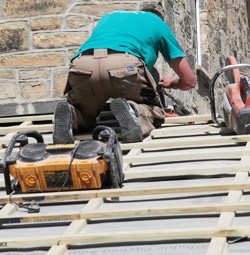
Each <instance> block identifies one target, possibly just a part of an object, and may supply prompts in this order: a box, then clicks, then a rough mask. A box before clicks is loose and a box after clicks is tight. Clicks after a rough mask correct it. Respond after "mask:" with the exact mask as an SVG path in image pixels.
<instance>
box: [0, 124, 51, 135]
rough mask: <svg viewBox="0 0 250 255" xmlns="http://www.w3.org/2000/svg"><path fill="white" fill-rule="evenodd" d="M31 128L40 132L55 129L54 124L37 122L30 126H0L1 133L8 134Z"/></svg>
mask: <svg viewBox="0 0 250 255" xmlns="http://www.w3.org/2000/svg"><path fill="white" fill-rule="evenodd" d="M29 130H36V131H38V132H50V131H53V124H40V125H38V124H36V125H30V126H11V127H0V134H8V133H10V132H11V133H12V132H24V131H29Z"/></svg>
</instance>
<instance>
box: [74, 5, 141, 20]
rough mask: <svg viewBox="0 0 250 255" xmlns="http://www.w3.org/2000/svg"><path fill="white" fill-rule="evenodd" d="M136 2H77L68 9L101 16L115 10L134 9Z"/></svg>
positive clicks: (78, 12)
mask: <svg viewBox="0 0 250 255" xmlns="http://www.w3.org/2000/svg"><path fill="white" fill-rule="evenodd" d="M136 9H137V4H133V3H108V4H105V3H99V4H93V3H87V4H77V5H76V6H75V7H73V8H72V9H71V10H70V13H77V14H82V13H84V14H85V15H93V16H98V17H101V16H102V15H104V14H106V13H108V12H112V11H116V10H130V11H132V10H136Z"/></svg>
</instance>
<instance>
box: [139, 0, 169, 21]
mask: <svg viewBox="0 0 250 255" xmlns="http://www.w3.org/2000/svg"><path fill="white" fill-rule="evenodd" d="M140 11H145V12H152V13H154V14H156V15H157V16H159V17H160V18H161V19H163V20H164V19H165V11H164V8H163V6H162V3H161V1H158V2H151V3H150V2H147V3H146V2H145V3H142V4H141V8H140Z"/></svg>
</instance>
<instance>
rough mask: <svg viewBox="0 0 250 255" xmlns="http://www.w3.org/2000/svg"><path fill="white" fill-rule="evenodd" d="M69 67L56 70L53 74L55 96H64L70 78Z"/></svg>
mask: <svg viewBox="0 0 250 255" xmlns="http://www.w3.org/2000/svg"><path fill="white" fill-rule="evenodd" d="M68 71H69V70H68V69H63V70H56V71H55V72H54V75H53V92H54V95H53V96H54V97H62V96H63V91H64V88H65V85H66V82H67V78H68Z"/></svg>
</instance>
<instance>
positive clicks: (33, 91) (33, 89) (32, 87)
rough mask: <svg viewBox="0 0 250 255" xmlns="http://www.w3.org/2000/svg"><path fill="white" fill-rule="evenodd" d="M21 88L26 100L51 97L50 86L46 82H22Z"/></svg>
mask: <svg viewBox="0 0 250 255" xmlns="http://www.w3.org/2000/svg"><path fill="white" fill-rule="evenodd" d="M20 86H21V96H22V98H24V99H42V98H47V97H48V96H49V92H48V86H47V84H46V83H45V82H44V81H30V82H21V83H20Z"/></svg>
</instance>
